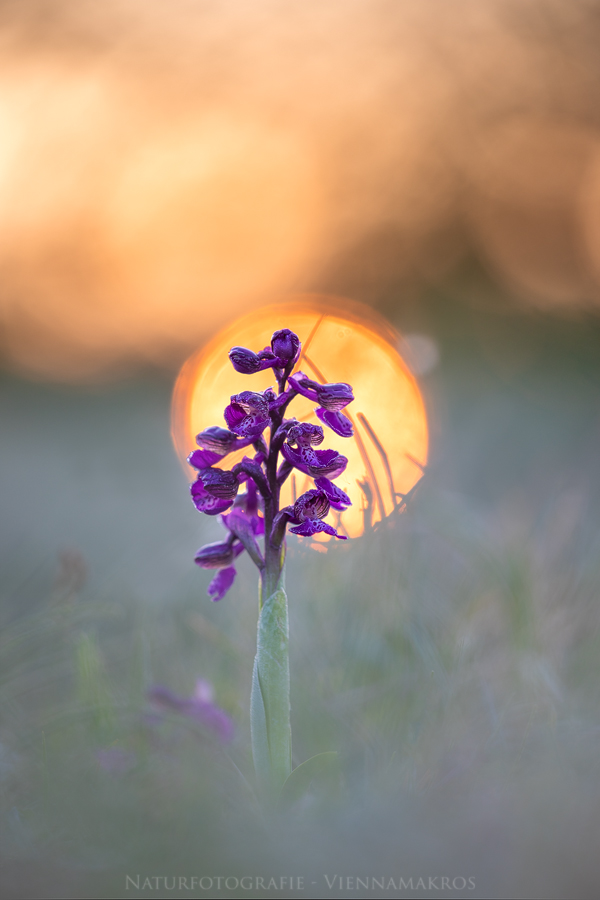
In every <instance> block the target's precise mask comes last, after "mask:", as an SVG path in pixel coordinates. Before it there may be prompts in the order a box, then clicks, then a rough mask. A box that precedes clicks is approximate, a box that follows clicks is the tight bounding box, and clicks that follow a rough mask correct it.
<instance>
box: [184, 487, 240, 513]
mask: <svg viewBox="0 0 600 900" xmlns="http://www.w3.org/2000/svg"><path fill="white" fill-rule="evenodd" d="M190 493H191V495H192V502H193V504H194V506H195V507H196V509H197V510H198V511H199V512H203V513H205V514H206V515H207V516H218V515H219V513H223V512H225V510H226V509H229V507H230V506H233V500H226V499H223V498H219V497H214V496H213V495H212V494H209V493H208V491H207V490H206V489H205V487H204V485H203V483H202V480H201V479H200V478H199V479H198V480H197V481H195V482H194V483H193V484H191V485H190Z"/></svg>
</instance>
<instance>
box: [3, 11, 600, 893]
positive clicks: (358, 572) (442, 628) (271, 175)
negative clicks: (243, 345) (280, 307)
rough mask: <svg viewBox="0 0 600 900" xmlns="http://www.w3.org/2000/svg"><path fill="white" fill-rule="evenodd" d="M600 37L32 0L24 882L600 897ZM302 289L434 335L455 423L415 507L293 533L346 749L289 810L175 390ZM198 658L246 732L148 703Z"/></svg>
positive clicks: (19, 755) (19, 885) (429, 389)
mask: <svg viewBox="0 0 600 900" xmlns="http://www.w3.org/2000/svg"><path fill="white" fill-rule="evenodd" d="M599 41H600V3H598V2H596V0H593V2H592V0H589V2H588V0H579V2H578V3H570V2H568V0H556V2H555V0H542V2H538V0H530V2H528V3H526V4H525V3H521V2H517V0H515V2H513V0H502V2H496V0H486V2H485V3H481V2H478V0H448V2H445V3H443V4H441V3H438V4H433V3H427V4H425V3H420V2H417V0H414V2H413V0H369V2H366V0H343V2H340V0H335V2H319V3H317V2H314V0H313V2H310V0H309V2H306V0H304V2H296V0H291V2H287V3H285V4H282V3H277V2H265V0H255V2H254V3H252V4H246V5H244V4H241V3H236V2H227V0H221V2H202V0H178V2H177V3H172V4H166V3H164V2H158V0H145V2H144V3H139V2H134V0H104V2H102V3H97V2H90V0H77V2H62V0H54V2H44V0H27V3H23V2H20V0H2V2H0V48H1V50H0V366H1V374H0V410H1V413H0V421H1V431H0V446H1V459H2V465H1V469H0V482H1V487H0V490H1V495H2V498H3V504H2V507H3V515H2V519H1V522H0V527H1V529H2V541H1V544H0V557H1V563H2V565H1V574H0V591H1V596H2V613H1V614H2V621H3V630H2V638H1V639H0V640H1V641H2V645H3V646H2V653H1V662H0V697H1V701H2V702H1V706H2V710H3V715H2V725H1V727H0V780H1V781H2V785H3V800H2V810H1V816H2V817H1V829H2V840H3V846H4V848H5V850H4V853H3V857H4V860H3V867H2V869H3V876H2V877H3V885H4V886H3V892H4V893H3V896H6V897H7V898H14V900H17V898H34V897H36V898H37V897H104V896H111V897H112V896H115V897H120V896H122V895H123V891H124V886H125V874H126V873H127V874H130V875H134V876H135V875H137V874H139V873H141V875H142V881H143V877H145V876H164V875H167V876H171V875H178V876H179V875H181V876H191V875H197V876H201V875H215V876H216V875H232V876H233V875H237V876H241V875H244V874H246V875H261V876H271V875H273V876H279V875H280V874H281V875H288V876H289V875H294V876H304V877H305V883H306V885H307V887H306V890H305V892H304V893H305V895H306V896H321V895H322V894H323V891H324V890H325V888H326V884H325V883H324V881H323V877H324V873H326V874H327V875H328V876H330V877H331V876H333V875H334V874H336V873H337V875H343V876H344V877H345V876H357V875H358V876H359V877H367V876H375V877H380V876H388V877H389V878H395V879H396V881H397V880H398V878H399V877H400V876H402V877H404V878H405V879H407V878H409V877H411V876H412V877H413V879H414V882H415V884H416V882H417V879H418V878H419V877H421V876H422V877H424V878H425V879H427V878H428V877H438V878H439V877H442V876H448V877H450V879H453V878H455V877H458V878H459V881H458V882H457V884H458V885H459V887H458V888H457V889H456V890H454V889H451V890H449V891H447V893H448V895H449V896H452V895H454V896H477V897H486V898H487V897H504V896H508V897H568V896H577V897H590V898H593V897H596V896H597V884H598V879H599V877H600V872H599V871H598V860H597V844H598V837H599V835H600V781H599V775H600V773H599V771H598V742H599V740H600V709H599V705H598V696H599V695H598V686H599V677H600V653H599V651H600V632H599V630H598V628H599V624H600V610H599V602H598V601H599V589H600V562H599V558H600V557H599V554H598V550H599V548H600V530H599V526H600V514H599V512H598V509H599V507H598V501H599V500H600V476H599V469H598V460H599V459H600V405H599V399H598V398H599V397H600V392H599V388H600V352H599V350H600V315H599V313H600V57H599V55H598V52H597V47H598V43H599ZM299 292H312V293H321V294H334V295H337V296H346V297H349V298H351V299H352V300H355V301H359V302H362V303H366V304H368V305H370V306H372V307H373V308H375V309H376V310H378V311H379V313H381V314H383V315H384V316H386V317H387V318H388V320H389V321H390V322H391V323H392V324H393V325H394V326H395V327H396V328H397V329H398V330H399V331H400V332H401V333H402V335H403V337H404V339H405V343H404V344H403V346H404V347H405V348H406V347H408V348H409V358H408V359H407V362H408V363H409V365H410V366H411V368H412V369H413V371H414V372H415V374H416V375H417V376H418V378H419V380H420V384H421V388H422V391H423V394H424V397H425V401H426V404H427V409H428V414H429V424H430V438H431V446H430V460H429V463H430V465H429V468H428V470H427V473H426V475H425V477H424V479H423V481H422V483H421V487H420V488H419V490H418V492H417V493H416V495H415V497H414V498H413V499H412V501H411V502H410V503H409V505H408V508H407V510H406V512H405V513H404V514H403V515H402V516H401V517H399V518H397V519H392V520H390V521H389V522H388V523H386V524H385V525H383V526H381V527H380V528H378V529H377V530H376V531H373V532H370V533H367V534H365V535H363V536H362V537H361V538H358V539H356V540H354V541H352V542H348V543H349V544H350V546H336V547H335V548H332V550H331V552H328V553H327V554H317V553H314V552H312V551H309V550H308V549H306V548H303V546H302V544H301V543H300V542H296V543H294V544H293V545H291V547H290V553H289V571H288V585H289V594H290V604H291V617H292V621H291V625H292V629H293V631H292V680H293V687H292V711H293V729H294V748H295V750H294V752H295V755H296V759H295V762H301V761H302V760H303V759H306V758H307V757H309V756H311V755H312V754H313V753H317V752H319V751H323V750H338V751H340V755H341V762H340V772H339V778H338V780H337V781H336V783H335V784H334V785H332V784H329V785H325V786H322V785H321V786H319V785H317V786H313V790H312V793H310V792H309V795H307V797H306V798H305V799H304V800H303V801H302V802H301V803H300V804H298V805H297V806H296V807H295V808H294V809H293V810H292V811H291V813H290V814H289V815H288V816H286V817H284V818H283V819H281V820H278V821H277V822H276V823H273V822H269V821H264V820H263V819H262V818H261V816H260V813H259V812H258V811H257V807H256V804H255V802H254V800H253V797H252V791H251V784H250V783H251V773H252V767H251V760H250V757H249V750H248V744H249V723H248V714H247V705H248V697H249V684H250V672H251V666H252V659H253V654H254V641H255V621H256V591H255V584H254V573H253V571H252V570H251V567H250V566H249V565H248V566H247V567H246V568H244V565H245V564H244V563H242V564H241V565H240V577H239V578H238V581H237V583H236V585H235V587H234V589H233V590H232V592H231V593H230V595H229V596H227V598H225V599H224V600H223V601H222V602H221V603H220V604H218V605H216V606H215V605H212V604H210V602H209V601H208V598H207V597H206V593H205V591H206V586H207V583H208V581H209V575H208V574H207V573H203V572H202V571H200V570H198V569H197V567H195V566H194V565H193V554H194V552H195V550H196V549H197V547H198V546H200V544H202V543H203V542H205V541H207V540H217V539H218V536H219V534H218V531H219V528H218V524H217V523H216V522H215V521H214V520H209V519H205V518H203V517H201V516H199V515H198V514H197V513H196V511H195V510H194V509H193V507H192V505H191V503H190V501H189V497H188V493H187V487H186V481H185V477H184V476H183V475H182V472H181V468H180V464H179V461H178V460H177V458H176V456H175V454H174V452H173V449H172V446H171V444H170V436H169V407H170V398H171V391H172V386H173V383H174V380H175V377H176V375H177V373H178V371H179V369H180V367H181V365H182V364H183V362H184V361H185V359H186V358H187V357H188V356H189V355H190V354H191V353H193V352H194V351H196V350H197V349H198V347H200V346H201V345H202V344H203V343H204V342H205V341H207V340H208V339H209V338H211V337H212V336H213V335H214V334H215V333H216V332H217V331H218V330H219V329H220V328H222V327H224V326H229V325H231V323H232V322H233V321H234V320H235V318H236V317H237V316H239V315H242V314H246V313H248V312H250V311H251V310H252V309H254V308H258V307H260V306H262V305H264V304H266V303H273V302H276V301H277V300H278V298H281V299H285V298H287V297H289V296H291V295H292V294H297V293H299ZM281 324H282V325H283V326H284V325H285V323H281ZM255 349H257V348H255ZM225 399H226V398H225ZM198 678H202V679H205V680H207V681H210V682H211V683H212V685H213V687H214V691H215V699H216V702H217V703H218V704H219V706H221V707H222V708H224V709H225V710H226V711H227V713H228V714H229V715H230V716H232V718H233V720H234V722H235V727H236V737H235V739H234V741H233V743H232V744H231V745H229V746H228V747H227V748H224V747H221V746H220V745H219V744H218V741H217V740H216V738H215V736H214V735H212V734H210V733H209V732H208V731H207V729H206V728H204V729H203V728H202V727H201V726H198V725H197V723H194V722H191V721H189V720H188V719H186V718H185V717H184V716H179V717H178V716H177V715H176V714H173V715H172V716H170V717H169V716H167V717H163V718H160V720H159V719H158V718H157V713H156V710H154V709H153V708H152V706H151V704H150V703H149V700H148V695H147V692H148V689H149V688H150V687H151V686H153V685H156V684H163V685H166V686H168V687H169V688H170V689H172V690H173V691H176V692H177V693H178V694H179V695H181V696H190V695H191V694H192V692H193V690H194V684H195V682H196V680H197V679H198ZM107 754H108V755H107ZM325 788H327V789H325ZM469 877H473V878H474V880H475V885H476V888H475V889H473V890H471V889H469V890H467V889H464V890H461V888H460V884H461V882H460V878H469ZM313 881H314V882H315V885H313V886H311V885H312V882H313ZM338 887H339V886H338ZM378 890H379V889H377V888H376V889H374V890H370V891H369V892H368V896H373V897H376V896H387V897H389V896H396V895H397V896H411V895H412V894H411V890H410V889H407V890H402V891H400V890H399V891H397V892H395V891H394V889H391V888H390V889H388V890H385V891H380V892H378ZM140 893H143V892H140ZM146 893H147V894H148V895H150V894H152V895H153V896H163V895H164V896H173V895H174V893H176V892H174V891H172V890H171V891H168V890H166V889H165V890H164V891H163V893H161V890H160V889H156V890H150V889H149V890H147V891H146ZM346 893H347V894H348V895H349V896H350V895H351V896H360V892H357V891H356V890H349V891H347V892H344V890H342V889H339V890H338V888H335V889H332V890H329V889H328V890H327V893H326V896H329V895H331V896H345V895H346ZM422 893H423V891H422V889H420V890H417V889H416V888H415V891H414V895H415V896H421V895H422ZM184 894H185V895H186V896H196V895H198V896H207V893H206V892H204V893H202V891H199V890H198V891H195V892H194V891H192V890H188V891H183V892H182V895H184ZM222 895H223V896H248V895H250V896H263V894H261V892H260V891H258V892H255V893H252V892H251V891H250V892H249V891H242V890H235V889H234V890H231V891H227V890H223V892H222ZM268 895H269V896H288V893H287V892H286V891H285V890H282V891H279V892H277V891H273V890H272V891H271V892H270V893H269V894H268ZM289 895H290V896H291V895H294V896H297V895H298V892H295V893H294V892H291V893H289ZM213 896H220V894H219V893H218V892H216V891H215V892H214V893H213Z"/></svg>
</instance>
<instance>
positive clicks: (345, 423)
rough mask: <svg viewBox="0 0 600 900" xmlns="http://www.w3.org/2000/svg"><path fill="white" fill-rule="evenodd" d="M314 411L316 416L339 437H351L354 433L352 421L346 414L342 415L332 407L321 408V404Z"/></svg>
mask: <svg viewBox="0 0 600 900" xmlns="http://www.w3.org/2000/svg"><path fill="white" fill-rule="evenodd" d="M315 413H316V415H317V418H318V419H320V420H321V422H323V424H324V425H327V426H328V427H329V428H331V430H332V431H335V433H336V434H339V436H340V437H346V438H347V437H352V435H353V434H354V428H353V426H352V422H351V421H350V419H349V418H348V417H347V416H345V415H343V413H341V412H335V410H332V409H323V407H321V406H317V408H316V409H315Z"/></svg>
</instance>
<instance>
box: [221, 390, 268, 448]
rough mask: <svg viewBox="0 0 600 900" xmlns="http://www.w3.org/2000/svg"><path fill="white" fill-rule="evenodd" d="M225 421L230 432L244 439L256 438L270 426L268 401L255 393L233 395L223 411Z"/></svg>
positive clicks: (247, 392)
mask: <svg viewBox="0 0 600 900" xmlns="http://www.w3.org/2000/svg"><path fill="white" fill-rule="evenodd" d="M225 421H226V422H227V425H228V426H229V429H230V431H233V432H234V433H235V434H239V435H240V436H241V437H244V438H257V437H260V435H261V434H262V433H263V431H264V430H265V428H266V427H267V425H270V423H271V420H270V418H269V401H268V399H267V398H266V397H264V396H263V395H262V394H257V393H256V392H255V391H242V392H241V394H234V395H233V397H232V398H231V403H230V404H229V406H228V407H227V408H226V409H225Z"/></svg>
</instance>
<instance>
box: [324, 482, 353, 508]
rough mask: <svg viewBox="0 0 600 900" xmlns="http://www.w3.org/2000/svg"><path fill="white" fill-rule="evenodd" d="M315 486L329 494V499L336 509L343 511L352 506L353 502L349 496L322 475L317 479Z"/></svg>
mask: <svg viewBox="0 0 600 900" xmlns="http://www.w3.org/2000/svg"><path fill="white" fill-rule="evenodd" d="M315 485H316V486H317V487H318V488H320V489H321V490H322V491H324V492H325V493H326V494H327V498H328V500H329V502H330V504H331V506H332V507H333V508H334V509H338V510H343V509H345V508H346V507H347V506H352V501H351V499H350V497H349V496H348V494H347V493H346V492H345V491H343V490H342V489H341V488H339V487H338V486H337V484H333V482H331V481H330V480H329V478H325V476H324V475H322V476H321V477H320V478H315Z"/></svg>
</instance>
